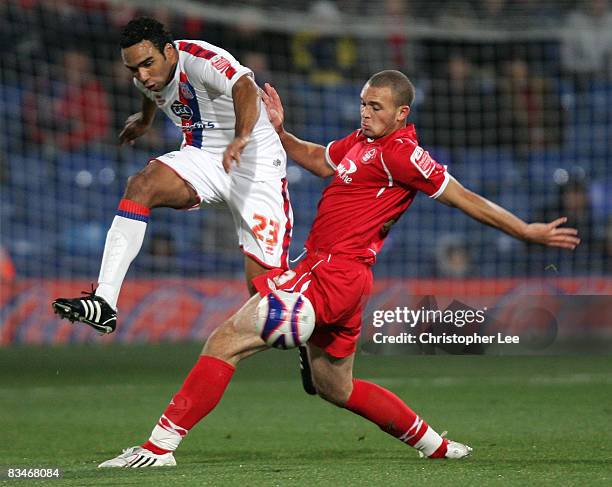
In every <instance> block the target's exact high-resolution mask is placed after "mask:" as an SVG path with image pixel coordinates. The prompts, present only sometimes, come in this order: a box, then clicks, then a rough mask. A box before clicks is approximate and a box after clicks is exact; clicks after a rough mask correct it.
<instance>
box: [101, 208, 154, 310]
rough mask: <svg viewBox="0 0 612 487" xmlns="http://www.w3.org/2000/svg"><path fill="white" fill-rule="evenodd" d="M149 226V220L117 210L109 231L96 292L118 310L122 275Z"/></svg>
mask: <svg viewBox="0 0 612 487" xmlns="http://www.w3.org/2000/svg"><path fill="white" fill-rule="evenodd" d="M124 213H125V212H124ZM147 216H148V215H147ZM147 220H148V218H147ZM146 230H147V222H146V221H142V220H137V219H133V218H130V217H124V216H120V215H119V214H118V215H117V216H115V218H114V220H113V224H112V225H111V227H110V229H109V230H108V233H107V234H106V243H105V244H104V254H103V255H102V265H101V266H100V276H99V277H98V288H97V289H96V296H100V297H101V298H104V299H105V300H106V302H107V303H108V304H109V305H110V306H111V307H112V308H113V309H115V310H116V309H117V299H118V298H119V292H120V291H121V285H122V284H123V279H124V278H125V275H126V274H127V271H128V269H129V267H130V264H131V263H132V261H133V260H134V258H135V257H136V256H137V255H138V252H140V248H141V247H142V241H143V240H144V236H145V232H146Z"/></svg>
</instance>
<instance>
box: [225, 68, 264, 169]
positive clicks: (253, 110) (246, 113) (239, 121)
mask: <svg viewBox="0 0 612 487" xmlns="http://www.w3.org/2000/svg"><path fill="white" fill-rule="evenodd" d="M232 99H233V101H234V114H235V115H236V125H235V127H234V140H232V141H231V142H230V143H229V144H228V146H227V147H226V149H225V152H224V153H223V168H224V169H225V172H227V173H229V172H230V169H231V168H232V162H233V161H235V162H236V164H238V165H240V156H241V155H242V151H243V150H244V148H245V147H246V145H247V144H248V143H249V140H250V139H251V132H253V128H254V127H255V124H256V123H257V120H258V119H259V88H258V87H257V85H256V84H255V81H253V78H251V76H249V75H246V74H245V75H243V76H241V77H240V79H239V80H238V81H236V83H235V84H234V86H233V87H232Z"/></svg>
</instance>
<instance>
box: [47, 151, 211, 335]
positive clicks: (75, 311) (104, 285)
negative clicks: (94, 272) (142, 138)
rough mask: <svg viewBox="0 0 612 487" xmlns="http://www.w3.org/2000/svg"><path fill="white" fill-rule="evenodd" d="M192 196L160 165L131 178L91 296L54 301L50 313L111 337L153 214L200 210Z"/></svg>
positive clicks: (189, 189) (191, 191) (187, 187)
mask: <svg viewBox="0 0 612 487" xmlns="http://www.w3.org/2000/svg"><path fill="white" fill-rule="evenodd" d="M198 202H199V198H198V195H197V194H196V192H195V190H194V189H193V188H192V187H191V186H190V185H189V184H188V183H187V182H186V181H184V180H183V179H182V178H180V177H179V176H178V175H177V174H176V173H175V172H174V171H173V170H172V169H170V168H169V167H167V166H166V165H165V164H163V163H161V162H160V161H157V160H153V161H151V162H150V163H149V164H148V165H147V166H146V167H145V168H144V169H143V170H142V171H140V172H139V173H137V174H136V175H134V176H132V177H130V178H129V180H128V184H127V187H126V190H125V193H124V195H123V198H122V199H121V201H120V202H119V206H118V208H117V214H116V215H115V218H114V220H113V223H112V225H111V227H110V229H109V230H108V233H107V235H106V243H105V245H104V253H103V256H102V265H101V267H100V275H99V277H98V287H97V289H96V290H95V292H93V291H92V292H91V293H90V294H88V295H86V296H83V297H77V298H58V299H56V300H55V301H54V302H53V309H54V310H55V312H56V313H57V314H59V315H60V316H61V317H62V318H67V319H69V320H70V321H80V322H83V323H86V324H88V325H90V326H91V327H93V328H94V329H96V330H97V331H99V332H101V333H111V332H113V331H114V330H115V327H116V322H117V299H118V297H119V292H120V291H121V286H122V284H123V280H124V278H125V275H126V274H127V271H128V269H129V266H130V264H131V263H132V261H133V260H134V258H135V257H136V256H137V255H138V253H139V252H140V248H141V247H142V242H143V240H144V236H145V232H146V229H147V223H148V221H149V214H150V211H151V209H152V208H156V207H169V208H188V207H191V206H194V205H196V204H198Z"/></svg>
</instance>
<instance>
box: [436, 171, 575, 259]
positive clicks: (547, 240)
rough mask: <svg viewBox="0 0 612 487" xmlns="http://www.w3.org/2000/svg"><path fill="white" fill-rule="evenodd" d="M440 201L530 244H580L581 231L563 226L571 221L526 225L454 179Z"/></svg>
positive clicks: (561, 219) (559, 245) (573, 245)
mask: <svg viewBox="0 0 612 487" xmlns="http://www.w3.org/2000/svg"><path fill="white" fill-rule="evenodd" d="M438 201H440V202H441V203H444V204H446V205H448V206H453V207H455V208H459V209H460V210H461V211H463V212H464V213H466V214H467V215H469V216H471V217H472V218H474V219H475V220H478V221H479V222H482V223H485V224H487V225H490V226H492V227H495V228H498V229H499V230H501V231H502V232H505V233H507V234H508V235H511V236H513V237H516V238H518V239H521V240H524V241H526V242H533V243H538V244H542V245H548V246H549V247H561V248H563V249H570V250H573V249H575V248H576V246H577V245H578V244H579V243H580V239H579V238H578V230H576V229H575V228H567V227H561V225H563V224H564V223H565V222H566V221H567V218H565V217H562V218H557V219H556V220H554V221H552V222H550V223H526V222H524V221H523V220H521V219H520V218H519V217H517V216H516V215H514V214H512V213H510V212H509V211H508V210H505V209H504V208H502V207H501V206H499V205H496V204H495V203H493V202H492V201H489V200H488V199H486V198H483V197H482V196H480V195H478V194H476V193H474V192H472V191H470V190H468V189H466V188H464V187H463V186H462V185H461V184H460V183H459V182H458V181H457V180H456V179H455V178H453V177H452V176H451V179H450V181H449V183H448V185H447V186H446V189H445V190H444V192H443V193H442V194H441V195H440V196H439V197H438Z"/></svg>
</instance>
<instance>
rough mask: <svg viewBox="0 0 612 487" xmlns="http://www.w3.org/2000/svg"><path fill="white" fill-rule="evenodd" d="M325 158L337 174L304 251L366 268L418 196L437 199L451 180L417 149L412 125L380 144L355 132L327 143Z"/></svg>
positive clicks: (381, 141)
mask: <svg viewBox="0 0 612 487" xmlns="http://www.w3.org/2000/svg"><path fill="white" fill-rule="evenodd" d="M325 156H326V159H327V162H328V163H329V165H330V166H331V167H333V168H334V169H335V171H336V174H335V175H334V179H333V181H332V182H331V183H330V184H329V186H327V188H325V191H323V196H322V197H321V200H320V201H319V207H318V211H317V216H316V218H315V221H314V223H313V224H312V229H311V230H310V234H309V236H308V239H307V241H306V248H307V249H308V250H309V251H315V250H319V251H323V252H329V253H330V254H340V255H347V256H350V257H355V258H359V259H362V260H365V261H366V262H369V263H374V262H375V260H376V254H377V253H378V251H379V250H380V249H381V247H382V245H383V242H384V240H385V237H386V236H387V234H388V231H389V228H390V225H391V224H392V223H394V222H395V221H397V220H398V219H399V217H400V216H401V215H402V213H403V212H404V211H406V209H407V208H408V207H409V206H410V204H411V203H412V201H413V200H414V198H415V196H416V193H417V191H422V192H424V193H425V194H427V195H428V196H430V197H432V198H437V197H438V196H440V195H441V194H442V192H443V191H444V189H445V188H446V185H447V184H448V181H449V178H450V177H449V175H448V173H447V172H446V169H445V167H444V166H442V165H440V164H438V163H437V162H436V161H435V160H433V159H432V158H431V156H430V155H429V153H428V152H426V151H425V150H423V149H422V148H421V147H420V146H419V145H418V141H417V136H416V131H415V129H414V125H412V124H411V125H408V126H407V127H405V128H402V129H400V130H396V131H395V132H393V133H391V134H389V135H387V136H386V137H383V138H380V139H368V138H367V137H366V136H364V135H363V133H362V132H361V130H357V131H355V132H353V133H351V134H350V135H348V136H347V137H345V138H343V139H340V140H335V141H333V142H331V143H330V144H329V145H328V146H327V149H326V151H325Z"/></svg>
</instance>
